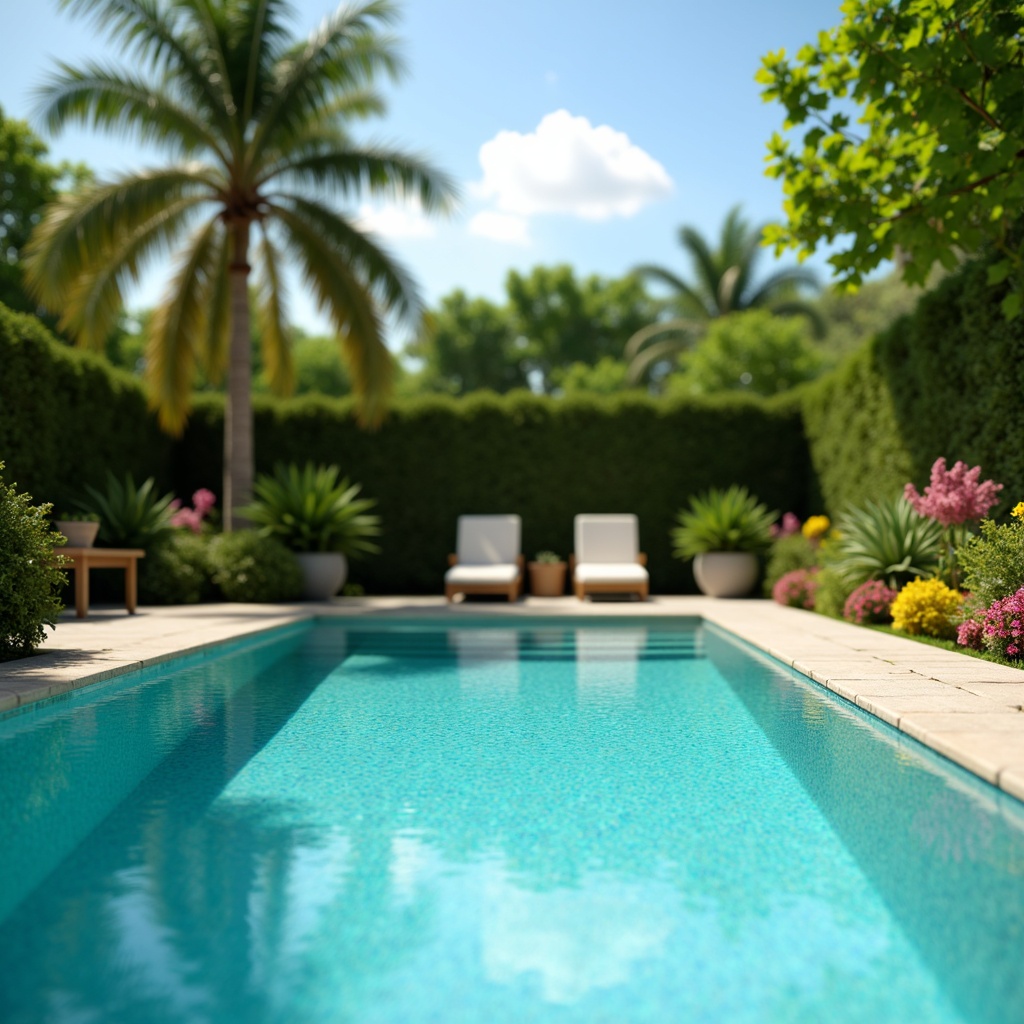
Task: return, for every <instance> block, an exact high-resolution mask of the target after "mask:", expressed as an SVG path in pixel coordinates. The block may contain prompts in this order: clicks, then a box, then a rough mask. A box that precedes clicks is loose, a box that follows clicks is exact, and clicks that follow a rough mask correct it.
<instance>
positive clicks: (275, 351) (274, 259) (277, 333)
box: [257, 231, 295, 395]
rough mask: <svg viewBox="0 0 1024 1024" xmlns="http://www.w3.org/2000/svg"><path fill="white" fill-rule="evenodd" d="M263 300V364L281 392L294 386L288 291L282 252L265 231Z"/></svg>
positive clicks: (261, 255) (259, 310)
mask: <svg viewBox="0 0 1024 1024" xmlns="http://www.w3.org/2000/svg"><path fill="white" fill-rule="evenodd" d="M259 260H260V275H261V280H260V285H261V288H260V292H261V295H260V300H259V305H258V307H257V314H258V316H259V323H260V335H261V342H262V352H263V364H264V366H265V367H266V368H267V377H268V379H269V380H270V386H271V388H272V389H273V390H274V391H275V392H276V393H277V394H279V395H290V394H291V393H292V392H293V391H294V390H295V366H294V365H293V363H292V352H291V346H290V345H289V339H288V317H287V314H286V312H285V311H286V308H287V293H286V291H285V285H284V281H283V280H282V278H281V273H280V270H279V265H280V263H281V254H280V253H279V252H278V250H277V248H276V246H275V245H274V243H273V242H272V241H271V239H270V236H269V235H268V234H267V233H266V232H265V231H264V232H263V236H262V238H261V239H260V246H259Z"/></svg>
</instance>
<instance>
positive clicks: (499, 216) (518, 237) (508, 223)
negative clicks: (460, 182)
mask: <svg viewBox="0 0 1024 1024" xmlns="http://www.w3.org/2000/svg"><path fill="white" fill-rule="evenodd" d="M469 233H470V234H471V235H480V236H482V237H483V238H491V239H493V240H494V241H496V242H509V243H511V244H513V245H529V244H530V238H529V235H528V234H527V231H526V221H525V220H523V218H522V217H516V216H513V215H512V214H509V213H496V212H495V211H494V210H481V211H480V213H478V214H477V215H476V216H475V217H474V218H473V219H472V220H471V221H470V222H469Z"/></svg>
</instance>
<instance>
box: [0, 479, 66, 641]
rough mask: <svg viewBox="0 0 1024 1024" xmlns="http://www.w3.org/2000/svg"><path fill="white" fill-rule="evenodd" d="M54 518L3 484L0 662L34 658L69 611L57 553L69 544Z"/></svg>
mask: <svg viewBox="0 0 1024 1024" xmlns="http://www.w3.org/2000/svg"><path fill="white" fill-rule="evenodd" d="M3 468H4V464H3V463H2V462H0V470H2V469H3ZM49 515H50V506H49V505H33V504H32V498H31V497H30V496H29V495H27V494H22V493H19V492H18V491H17V490H16V489H15V488H14V486H13V485H12V484H5V483H4V482H3V481H2V480H0V661H7V660H10V659H11V658H21V657H24V656H25V655H27V654H31V653H32V650H33V648H35V647H36V646H37V645H38V644H40V643H42V641H43V638H44V636H45V630H44V629H43V627H44V626H51V627H52V626H54V625H55V624H56V621H57V616H58V615H60V612H61V608H62V607H63V605H62V604H61V601H60V597H59V594H60V587H61V586H62V584H63V583H64V581H65V576H64V573H62V572H61V570H60V567H59V564H58V563H59V561H60V559H59V556H57V555H55V554H54V551H55V549H56V548H58V547H60V545H62V544H63V543H64V538H63V537H62V536H61V535H60V534H59V533H57V532H56V531H55V530H54V529H52V528H51V526H50V521H49Z"/></svg>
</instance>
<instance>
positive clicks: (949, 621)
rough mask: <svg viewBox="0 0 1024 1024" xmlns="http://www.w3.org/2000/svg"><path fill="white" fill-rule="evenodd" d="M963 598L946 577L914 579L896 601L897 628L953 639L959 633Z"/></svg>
mask: <svg viewBox="0 0 1024 1024" xmlns="http://www.w3.org/2000/svg"><path fill="white" fill-rule="evenodd" d="M962 600H963V598H962V597H961V595H960V593H959V592H958V591H956V590H952V589H951V588H949V587H947V586H946V584H945V583H943V582H942V580H936V579H931V580H911V581H910V582H909V583H908V584H907V585H906V586H905V587H904V588H903V589H902V590H901V591H900V592H899V593H898V594H897V595H896V599H895V600H894V601H893V603H892V624H893V627H894V628H895V629H898V630H899V631H900V632H902V633H909V634H911V635H912V636H933V637H938V638H939V639H943V640H951V639H953V638H954V637H955V636H956V635H957V620H958V618H959V615H960V605H961V602H962Z"/></svg>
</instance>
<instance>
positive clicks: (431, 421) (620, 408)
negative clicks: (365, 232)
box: [175, 392, 811, 593]
mask: <svg viewBox="0 0 1024 1024" xmlns="http://www.w3.org/2000/svg"><path fill="white" fill-rule="evenodd" d="M221 423H222V406H221V403H220V401H219V400H218V399H216V398H212V397H205V398H203V399H202V400H201V402H200V403H199V405H198V406H197V408H196V409H195V411H194V414H193V415H192V417H191V419H190V421H189V426H188V428H187V430H186V433H185V436H184V438H183V439H182V443H181V445H180V446H179V448H178V450H177V451H176V453H175V458H176V466H175V485H176V490H177V493H179V494H191V493H192V491H193V490H195V489H196V488H197V487H211V488H213V489H215V490H217V489H219V488H218V486H217V484H218V481H219V480H220V472H221V444H220V432H221ZM255 430H256V435H255V444H256V458H257V468H258V469H259V470H270V469H271V468H272V467H273V465H274V464H275V463H276V462H304V461H306V460H308V459H311V460H313V461H314V462H336V463H338V464H339V465H340V466H341V468H342V471H343V472H344V473H345V474H347V475H348V476H350V477H351V479H353V480H356V481H360V482H361V483H362V484H363V487H364V494H366V495H367V496H368V497H372V498H376V499H377V501H378V510H379V512H380V514H381V516H382V518H383V524H384V536H383V537H382V538H381V547H382V549H383V552H382V554H381V555H378V556H374V557H373V558H370V559H367V560H366V561H365V562H357V563H355V564H354V565H353V567H352V578H353V580H355V581H357V582H360V583H363V584H364V585H365V586H366V587H367V589H368V590H369V591H371V592H380V593H401V592H405V593H416V592H425V593H437V592H438V591H439V589H440V582H441V576H442V574H443V571H444V568H445V566H446V564H447V563H446V557H447V554H448V552H450V551H451V550H453V548H454V544H455V521H456V517H457V516H458V515H459V514H460V513H488V512H517V513H519V515H521V516H522V519H523V552H524V554H525V555H526V556H527V557H528V558H532V557H533V555H534V554H535V553H536V552H537V551H540V550H542V549H545V548H549V549H552V550H554V551H557V552H559V553H560V554H562V555H567V554H568V553H569V551H571V550H572V519H573V516H574V515H575V513H577V512H635V513H636V514H637V515H638V516H639V519H640V541H641V545H642V547H643V549H644V550H645V551H646V552H647V553H648V557H649V567H650V572H651V582H652V587H653V590H654V592H655V593H658V592H660V593H677V592H680V591H684V590H692V589H693V582H692V576H691V573H690V569H689V567H688V566H685V565H683V564H682V563H681V562H679V561H677V560H675V559H674V558H673V557H672V554H671V546H670V542H669V529H670V527H671V526H672V525H673V520H674V517H675V514H676V512H677V511H678V509H679V508H680V507H681V506H683V505H684V504H685V503H686V500H687V498H688V497H689V496H690V495H691V494H693V493H694V492H696V491H700V490H703V489H705V488H707V487H710V486H727V485H728V484H731V483H745V484H746V485H747V486H748V487H750V488H751V490H753V491H754V492H755V493H756V494H758V495H759V496H760V497H761V498H762V500H764V501H765V502H767V503H768V504H769V506H770V507H772V508H778V509H779V510H780V511H784V510H787V509H792V510H794V511H796V512H799V513H806V512H807V511H808V510H809V508H810V507H811V504H810V499H809V497H808V487H809V482H810V467H809V461H808V455H807V448H806V444H805V442H804V438H803V430H802V426H801V420H800V410H799V407H798V406H797V405H795V404H794V403H793V402H792V401H789V402H786V401H778V400H776V401H774V402H764V401H762V400H759V399H756V398H747V397H740V398H728V399H718V400H714V401H705V402H693V401H687V402H672V403H669V402H662V401H654V400H652V399H649V398H646V397H631V396H630V397H621V398H613V399H607V398H603V399H602V398H578V399H564V400H553V399H550V398H545V397H540V396H536V395H532V394H528V393H525V392H518V393H516V392H513V393H511V394H508V395H504V396H500V397H499V396H496V395H473V396H470V397H467V398H464V399H458V400H456V399H449V398H433V399H422V400H418V401H415V402H408V403H403V404H400V405H399V406H398V407H396V408H395V409H394V410H393V411H392V413H391V415H390V416H389V417H388V420H387V421H386V423H385V425H384V426H383V427H382V428H381V429H380V430H379V431H377V432H375V433H367V432H365V431H363V430H360V429H359V428H358V427H357V426H356V424H355V422H354V420H353V418H352V415H351V406H350V405H349V403H347V402H342V401H335V400H330V399H320V398H304V399H299V400H293V401H289V402H275V401H273V400H263V401H259V402H257V405H256V426H255Z"/></svg>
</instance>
